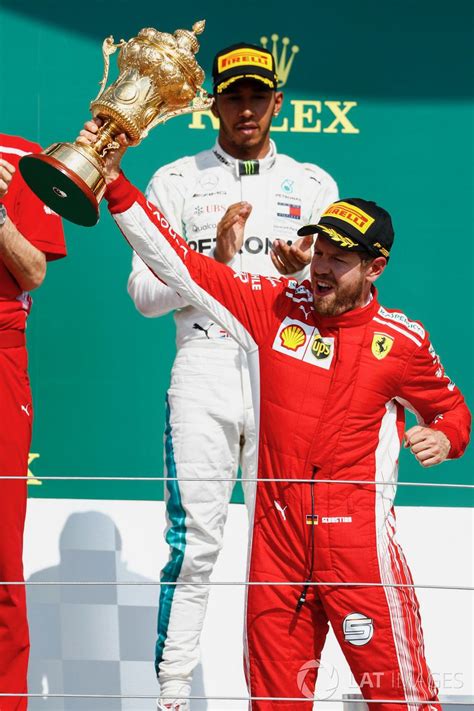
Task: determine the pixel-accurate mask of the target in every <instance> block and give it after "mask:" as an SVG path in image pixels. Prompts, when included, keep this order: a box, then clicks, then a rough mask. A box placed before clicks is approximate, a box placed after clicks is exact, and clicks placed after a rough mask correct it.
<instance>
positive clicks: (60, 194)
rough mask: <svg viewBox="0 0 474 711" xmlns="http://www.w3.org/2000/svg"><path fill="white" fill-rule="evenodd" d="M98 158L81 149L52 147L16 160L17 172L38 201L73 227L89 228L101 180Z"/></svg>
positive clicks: (102, 187)
mask: <svg viewBox="0 0 474 711" xmlns="http://www.w3.org/2000/svg"><path fill="white" fill-rule="evenodd" d="M99 160H100V158H99V156H97V154H94V153H93V151H92V150H91V149H89V148H87V147H85V146H79V145H76V144H72V143H56V144H54V145H52V146H50V147H49V148H47V149H46V150H45V151H44V152H43V153H31V154H29V155H26V156H24V157H23V158H22V159H21V160H20V172H21V174H22V176H23V178H24V180H25V182H26V183H27V184H28V185H29V186H30V188H31V189H32V190H33V192H34V193H35V194H36V195H37V196H38V197H39V199H40V200H41V201H42V202H44V203H45V205H47V206H48V207H50V208H51V209H52V210H54V212H57V213H58V215H61V217H64V218H66V219H67V220H70V221H71V222H74V223H75V224H76V225H82V226H84V227H92V226H93V225H95V224H96V223H97V221H98V219H99V201H100V200H101V198H102V196H103V194H104V192H105V180H104V178H103V176H102V173H101V171H100V167H99V165H100V164H99Z"/></svg>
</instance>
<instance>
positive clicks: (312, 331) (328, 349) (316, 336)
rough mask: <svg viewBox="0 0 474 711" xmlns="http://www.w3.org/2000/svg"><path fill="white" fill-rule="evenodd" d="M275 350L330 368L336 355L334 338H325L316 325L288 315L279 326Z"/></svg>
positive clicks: (274, 344) (319, 366) (320, 366)
mask: <svg viewBox="0 0 474 711" xmlns="http://www.w3.org/2000/svg"><path fill="white" fill-rule="evenodd" d="M273 350H275V351H278V352H279V353H284V354H285V355H289V356H291V357H292V358H297V359H298V360H303V361H305V362H306V363H310V364H311V365H316V366H317V367H318V368H324V369H325V370H329V368H330V367H331V363H332V359H333V357H334V338H325V337H323V336H321V334H320V333H319V331H318V329H317V328H316V327H315V326H312V325H311V324H309V323H303V322H302V321H298V320H296V319H294V318H290V317H289V316H287V317H286V318H285V319H284V321H283V322H282V323H281V324H280V327H279V328H278V331H277V333H276V336H275V340H274V341H273Z"/></svg>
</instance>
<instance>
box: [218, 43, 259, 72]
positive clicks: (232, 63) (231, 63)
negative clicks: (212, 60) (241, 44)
mask: <svg viewBox="0 0 474 711" xmlns="http://www.w3.org/2000/svg"><path fill="white" fill-rule="evenodd" d="M241 65H250V66H254V67H264V68H265V69H268V70H269V71H272V58H271V55H270V54H268V52H259V51H258V50H257V49H242V48H241V49H234V50H232V51H231V52H228V53H227V54H223V55H222V57H219V58H218V60H217V71H218V72H219V73H220V72H224V71H226V69H232V67H238V66H241Z"/></svg>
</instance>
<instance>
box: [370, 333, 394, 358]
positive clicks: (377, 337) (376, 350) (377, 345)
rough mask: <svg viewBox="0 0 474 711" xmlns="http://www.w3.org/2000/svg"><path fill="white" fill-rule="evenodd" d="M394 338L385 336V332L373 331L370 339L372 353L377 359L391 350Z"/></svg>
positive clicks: (383, 356)
mask: <svg viewBox="0 0 474 711" xmlns="http://www.w3.org/2000/svg"><path fill="white" fill-rule="evenodd" d="M394 340H395V339H394V338H392V336H387V334H386V333H374V337H373V339H372V353H373V355H374V356H375V357H376V358H377V359H378V360H382V358H385V356H386V355H388V354H389V353H390V351H391V350H392V346H393V342H394Z"/></svg>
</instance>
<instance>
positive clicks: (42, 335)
mask: <svg viewBox="0 0 474 711" xmlns="http://www.w3.org/2000/svg"><path fill="white" fill-rule="evenodd" d="M82 7H83V5H82V4H81V3H79V2H76V0H72V2H69V3H59V2H55V1H54V0H44V1H43V2H41V3H37V2H32V1H30V2H26V1H25V0H15V2H13V0H3V9H2V12H1V25H0V27H1V29H0V32H1V35H0V39H1V45H0V47H1V61H0V80H1V94H0V102H1V104H0V116H1V126H2V130H3V131H5V132H10V133H17V134H21V135H24V136H25V137H28V138H30V139H32V140H37V141H38V142H40V143H41V144H42V145H43V146H47V145H49V144H51V143H53V142H55V141H64V140H66V141H67V140H73V139H74V137H75V136H76V135H77V132H78V130H79V129H80V128H81V126H82V124H83V122H84V120H85V119H87V118H88V117H89V115H90V114H89V110H88V106H89V103H90V101H91V100H92V99H93V98H94V96H95V95H96V93H97V85H98V82H99V80H100V79H101V76H102V56H101V44H102V40H103V38H104V37H106V36H108V35H110V34H113V35H114V37H115V39H116V40H117V41H118V39H119V38H121V37H124V38H126V39H128V38H130V37H132V36H133V35H134V34H136V33H137V31H138V30H139V29H140V28H142V27H146V26H155V27H158V28H159V29H164V30H166V31H174V29H176V28H177V27H191V25H192V24H193V23H194V22H195V21H196V20H197V19H201V16H202V17H204V18H206V20H207V25H206V30H205V32H204V34H203V35H202V36H201V38H200V41H201V50H200V52H199V54H198V60H199V62H200V64H201V65H202V66H203V68H204V69H205V70H206V74H207V80H206V87H207V88H209V89H210V87H211V84H210V80H209V77H210V70H211V64H212V57H213V54H214V53H215V52H216V50H217V49H219V48H220V47H223V46H226V45H228V44H231V43H233V42H235V41H239V40H240V39H242V38H245V39H247V41H250V42H255V43H263V44H265V45H266V46H267V47H269V48H272V49H273V50H274V52H275V54H276V58H277V65H278V75H279V77H280V79H281V84H282V90H283V91H284V94H285V103H284V109H283V111H282V112H281V114H280V116H279V117H278V122H277V123H276V125H275V126H274V129H273V134H272V135H273V138H274V140H275V141H276V143H277V146H278V149H279V150H280V151H282V152H286V153H289V154H290V155H292V156H293V157H294V158H296V159H299V160H302V161H312V162H315V163H317V164H319V165H321V166H322V167H323V168H325V169H326V170H328V171H329V172H330V173H331V174H332V175H333V176H334V177H335V179H336V180H337V182H338V184H339V189H340V194H341V196H353V195H361V196H366V197H369V198H371V199H375V200H376V201H377V202H379V203H380V204H381V205H383V206H385V207H386V208H387V209H388V210H389V211H390V212H391V213H392V215H393V219H394V225H395V230H396V243H395V248H394V250H393V257H392V260H391V264H390V269H389V270H388V271H387V273H386V275H384V278H383V281H381V282H380V288H381V292H382V294H381V299H382V303H384V304H385V305H387V306H389V307H397V308H400V309H401V310H403V311H405V312H406V313H407V314H408V315H409V316H411V317H413V318H416V319H419V320H421V321H423V322H424V323H425V324H426V325H427V326H428V328H429V329H430V331H431V336H432V339H433V343H434V344H435V346H436V349H437V351H438V353H439V355H440V356H441V358H442V361H443V363H444V365H445V367H446V370H447V372H448V373H449V374H452V378H453V379H455V380H456V381H457V382H458V383H459V385H460V386H461V387H462V388H463V390H464V391H465V392H466V393H467V395H468V398H469V397H470V396H471V391H472V375H471V370H472V344H473V328H472V326H473V321H472V308H471V307H472V290H471V273H472V266H473V259H472V249H473V240H472V229H473V228H472V223H473V220H472V215H473V209H472V194H473V191H472V188H473V169H472V158H473V132H472V115H473V114H472V109H473V104H472V87H473V83H472V81H470V78H472V73H471V72H472V64H473V60H472V51H471V49H472V45H471V44H470V39H472V37H470V32H471V29H472V23H471V22H470V20H471V19H472V18H471V17H470V15H471V13H472V3H471V2H469V0H466V1H465V2H462V1H460V0H457V2H456V1H455V2H454V4H453V5H451V6H450V7H451V11H450V13H449V15H448V16H446V13H445V10H444V5H443V3H441V2H438V1H437V0H436V1H435V2H427V1H425V0H422V1H421V2H417V3H408V2H407V3H406V4H405V3H404V2H402V3H400V2H390V3H384V4H381V3H376V2H363V3H353V2H351V0H342V2H339V3H338V4H337V7H336V5H334V4H331V3H326V2H324V3H323V2H316V3H311V4H309V3H308V4H307V6H306V5H302V6H298V8H296V7H295V8H292V9H290V8H289V6H288V5H287V4H286V3H283V2H278V1H277V2H272V3H270V2H268V3H267V2H258V3H257V2H255V3H254V2H249V1H248V0H245V1H244V2H242V3H240V4H239V8H238V10H236V11H235V12H233V14H232V20H231V21H230V20H229V18H227V15H226V14H224V13H223V10H222V6H221V5H219V4H218V3H212V2H208V1H206V0H205V1H204V2H203V3H201V5H200V6H196V5H195V4H194V3H191V2H189V3H188V2H187V0H184V2H183V3H181V4H180V5H179V8H176V9H172V8H171V5H170V4H166V3H162V4H160V5H159V6H157V5H156V4H155V3H151V2H148V0H145V2H142V3H141V4H137V5H136V7H134V11H133V13H132V14H131V13H130V5H129V4H128V3H125V2H122V1H121V0H116V1H115V2H113V3H112V2H108V1H107V0H104V1H102V2H97V3H94V18H93V21H92V19H91V18H86V17H85V16H84V13H83V12H82V10H81V8H82ZM112 10H113V11H112ZM196 13H197V14H196ZM198 15H199V17H198ZM111 66H112V71H114V69H115V68H116V57H112V58H111ZM216 128H217V125H216V121H215V120H213V118H212V116H211V115H210V113H204V114H195V115H192V116H191V117H189V116H185V117H180V118H176V119H173V120H170V121H169V122H168V123H167V124H165V125H164V126H160V127H158V128H156V129H155V130H154V131H153V132H151V133H150V135H149V137H148V138H147V139H146V140H145V141H144V142H143V143H142V144H141V145H140V146H139V147H137V148H134V149H132V150H130V151H129V153H128V155H127V157H126V160H125V162H124V168H125V170H126V172H127V174H128V175H129V177H130V178H131V179H132V180H133V181H134V182H136V184H137V185H138V186H139V187H140V188H142V189H144V188H145V187H146V185H147V182H148V180H149V178H150V176H151V175H152V173H153V172H154V171H155V170H156V169H157V168H158V167H159V166H161V165H163V164H164V163H167V162H169V161H172V160H174V159H176V158H178V157H180V156H183V155H186V154H192V153H195V152H197V151H199V150H202V149H204V148H206V147H209V146H211V145H212V144H213V142H214V140H215V138H216ZM65 229H66V236H67V244H68V251H69V255H68V258H67V259H66V260H64V261H61V262H59V263H57V264H52V265H50V267H49V271H48V279H47V281H46V284H45V285H44V287H43V288H42V289H41V290H40V291H38V293H37V294H36V295H35V304H34V308H33V312H32V315H31V318H30V322H29V334H28V336H29V349H30V374H31V380H32V384H33V391H34V398H35V411H36V421H35V433H34V444H33V454H32V455H31V458H32V461H31V465H30V469H31V472H32V474H35V475H38V476H41V475H43V476H55V475H58V476H76V475H77V476H88V475H95V476H104V477H107V476H131V477H134V476H141V477H146V476H148V475H150V476H152V475H154V476H158V475H160V474H161V472H162V444H161V442H162V432H163V428H164V394H165V389H166V387H167V383H168V378H169V370H170V366H171V363H172V360H173V356H174V324H173V320H172V317H171V316H170V317H168V318H161V319H158V320H154V319H152V320H147V319H145V318H143V317H141V316H140V315H139V314H138V312H136V310H135V307H134V306H133V303H132V302H131V300H130V299H129V297H128V295H127V292H126V281H127V276H128V272H129V267H130V250H129V247H128V246H127V244H126V243H125V242H124V240H123V239H122V237H121V236H120V234H119V232H118V230H117V228H116V227H115V226H114V225H113V224H112V220H111V218H110V216H109V215H108V213H107V209H106V206H105V205H102V211H101V219H100V222H99V224H98V225H97V226H96V227H94V228H92V229H85V228H80V227H76V226H74V225H72V224H70V223H67V224H66V225H65ZM267 237H268V238H271V237H272V235H271V234H268V236H267ZM253 248H256V249H265V250H268V240H265V241H263V240H262V241H258V244H257V243H256V244H255V245H253ZM33 458H34V459H33ZM470 471H472V455H468V456H466V457H465V458H464V460H462V461H460V462H452V463H449V464H447V465H445V466H444V467H442V468H441V469H439V470H430V471H429V472H426V471H423V470H422V469H421V468H420V467H419V466H418V465H417V464H416V463H415V461H414V460H413V458H412V457H408V456H404V457H403V459H402V466H401V473H400V476H401V479H402V480H403V479H405V480H409V481H414V480H417V479H419V480H420V481H423V480H424V481H427V480H429V481H432V480H435V481H439V480H443V481H444V480H446V481H457V482H467V481H468V478H469V472H470ZM30 494H31V495H32V496H40V497H48V498H50V497H63V496H68V497H80V498H87V497H89V498H110V497H113V498H117V499H122V498H124V499H156V498H158V497H161V495H162V487H161V485H160V484H157V483H146V482H145V483H141V482H130V483H127V484H122V483H120V484H119V483H114V484H113V485H112V484H111V483H108V482H105V483H100V482H94V483H93V482H91V483H87V482H84V481H81V482H78V483H71V482H60V481H58V482H51V481H48V482H44V483H43V484H42V485H41V486H36V487H30ZM398 500H399V503H400V504H417V503H423V504H443V505H446V504H448V505H453V506H463V505H466V503H467V499H466V493H465V491H464V492H463V491H462V490H460V491H443V490H442V489H439V490H437V489H428V490H427V489H421V488H420V489H416V488H408V487H407V488H406V489H402V490H400V493H399V497H398Z"/></svg>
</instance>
